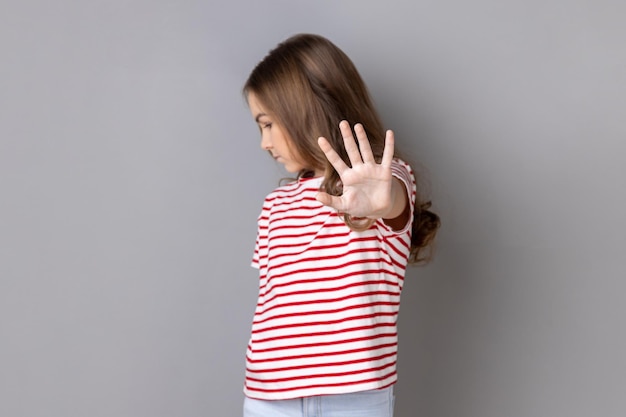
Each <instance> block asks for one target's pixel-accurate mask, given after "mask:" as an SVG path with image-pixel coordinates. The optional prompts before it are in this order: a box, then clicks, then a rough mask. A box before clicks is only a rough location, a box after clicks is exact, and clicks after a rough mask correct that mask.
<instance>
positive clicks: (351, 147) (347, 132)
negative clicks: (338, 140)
mask: <svg viewBox="0 0 626 417" xmlns="http://www.w3.org/2000/svg"><path fill="white" fill-rule="evenodd" d="M339 130H340V131H341V136H342V137H343V146H344V148H345V149H346V153H347V154H348V158H349V159H350V163H351V164H352V166H354V165H356V164H362V163H363V160H362V159H361V153H360V152H359V147H358V146H357V145H356V141H355V140H354V136H353V135H352V129H350V124H349V123H348V122H347V121H345V120H342V121H341V123H339Z"/></svg>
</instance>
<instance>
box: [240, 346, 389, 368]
mask: <svg viewBox="0 0 626 417" xmlns="http://www.w3.org/2000/svg"><path fill="white" fill-rule="evenodd" d="M397 345H398V344H397V343H384V344H381V345H375V346H366V347H364V348H359V349H350V350H343V351H336V352H328V353H323V354H320V353H309V354H306V355H293V356H282V357H281V358H280V361H289V360H294V359H307V358H319V357H329V356H340V355H349V354H351V353H360V352H373V351H375V350H379V349H385V348H389V347H393V348H396V347H397ZM394 352H395V350H394ZM246 358H247V360H248V363H267V362H277V361H278V359H277V358H270V359H252V358H250V356H249V355H246Z"/></svg>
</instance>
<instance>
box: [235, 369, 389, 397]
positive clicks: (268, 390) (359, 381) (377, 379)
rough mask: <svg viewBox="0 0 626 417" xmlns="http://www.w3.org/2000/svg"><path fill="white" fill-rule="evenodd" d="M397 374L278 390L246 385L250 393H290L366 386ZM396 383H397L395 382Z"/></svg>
mask: <svg viewBox="0 0 626 417" xmlns="http://www.w3.org/2000/svg"><path fill="white" fill-rule="evenodd" d="M396 374H397V372H396V371H395V370H394V371H393V372H391V373H389V374H387V375H384V376H382V377H380V378H369V379H362V380H358V381H348V382H335V383H326V384H316V385H303V386H298V387H281V388H277V389H263V388H252V387H250V386H249V385H248V384H247V383H246V389H248V390H250V391H257V392H288V391H297V390H300V389H311V388H325V387H342V386H346V385H358V384H366V383H368V382H376V381H384V380H385V379H388V378H390V377H392V376H395V375H396ZM394 382H395V381H394ZM391 385H393V382H392V383H390V384H387V385H385V386H384V387H381V389H383V388H387V387H389V386H391Z"/></svg>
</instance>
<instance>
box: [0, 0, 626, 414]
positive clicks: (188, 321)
mask: <svg viewBox="0 0 626 417" xmlns="http://www.w3.org/2000/svg"><path fill="white" fill-rule="evenodd" d="M625 12H626V7H625V6H624V3H623V2H622V1H618V0H593V1H592V0H567V1H566V0H542V1H537V0H524V1H521V0H514V1H496V0H475V1H471V2H468V1H461V0H450V1H411V2H409V1H407V2H399V1H389V2H363V1H317V2H304V1H270V0H266V1H263V2H252V1H250V2H240V1H229V2H221V3H219V2H214V1H213V2H211V1H200V0H198V1H191V0H186V1H184V0H181V1H177V2H167V1H162V0H151V1H147V0H145V1H139V0H124V1H121V0H107V1H104V0H101V1H89V2H84V1H82V2H81V1H77V0H76V1H71V0H59V1H56V2H46V1H41V0H40V1H37V0H31V1H28V0H26V1H10V0H9V1H7V0H3V1H2V3H0V53H1V56H0V59H1V61H0V62H1V64H0V121H1V123H0V415H1V416H6V417H40V416H41V417H44V416H45V417H50V416H54V417H70V416H71V417H73V416H77V417H78V416H81V417H83V416H90V417H99V416H107V417H108V416H116V417H122V416H124V417H126V416H128V417H140V416H146V417H147V416H150V417H155V416H186V417H191V416H198V417H199V416H238V415H240V408H241V401H242V394H241V384H242V380H243V359H244V353H245V345H246V342H247V338H248V330H249V324H250V319H251V315H252V311H253V306H254V302H255V295H256V275H255V272H254V270H252V269H251V268H249V266H248V265H249V261H250V256H251V252H252V249H253V243H254V237H255V221H256V216H257V214H258V211H259V209H260V205H261V202H262V199H263V197H264V196H265V194H266V193H267V192H268V191H270V190H271V188H272V187H273V186H274V185H275V184H276V182H277V180H278V178H280V177H281V176H282V175H283V172H282V171H281V169H280V167H277V166H275V165H274V164H273V162H272V161H271V160H269V158H267V157H266V156H265V155H264V154H263V152H261V151H260V149H259V138H258V133H257V130H256V127H255V126H254V123H253V122H252V121H251V118H250V116H249V114H248V111H247V109H246V107H245V105H244V102H243V100H242V98H241V96H240V87H241V84H242V83H243V81H244V80H245V78H246V76H247V74H248V72H249V71H250V70H251V69H252V67H253V66H254V64H255V63H256V62H257V61H258V60H260V59H261V58H262V57H263V56H264V55H265V53H266V52H267V51H268V50H269V49H270V48H271V47H273V46H274V45H275V44H276V43H277V42H279V41H281V40H282V39H284V38H286V37H287V36H289V35H291V34H294V33H297V32H316V33H320V34H323V35H325V36H328V37H329V38H331V39H332V40H333V41H335V43H337V44H338V45H339V46H340V47H342V48H343V49H344V50H345V51H346V52H347V53H348V54H349V55H350V56H351V57H352V58H353V60H354V61H355V63H356V64H357V66H358V67H359V68H360V70H361V72H362V75H363V76H364V78H365V79H366V82H367V83H368V84H369V86H370V88H371V90H372V93H373V95H374V97H375V99H376V101H377V103H378V105H379V107H380V109H381V112H382V113H383V116H384V119H385V121H386V124H387V126H388V127H389V128H393V129H395V130H396V134H397V137H398V140H399V142H400V146H401V147H402V148H403V149H404V150H405V151H406V152H407V153H409V154H410V155H411V156H412V157H413V158H414V159H415V161H419V162H421V163H422V164H423V165H424V169H425V172H426V173H427V175H426V177H427V178H429V180H430V182H431V188H432V196H433V198H434V201H435V206H436V208H437V209H438V211H439V212H440V214H441V215H442V218H443V224H444V227H443V229H442V230H441V234H440V236H439V240H438V252H437V257H436V261H435V262H434V263H432V264H431V265H430V266H428V267H426V268H415V269H411V270H410V271H409V273H408V277H407V285H406V289H405V293H404V294H403V306H402V309H401V318H400V333H401V335H400V337H401V343H400V363H399V367H400V382H399V385H398V387H397V394H398V400H397V407H396V415H397V416H399V417H412V416H429V417H457V416H462V417H485V416H494V417H495V416H506V417H540V416H541V417H542V416H568V417H583V416H591V415H598V416H603V417H610V416H623V415H624V413H625V412H626V396H625V395H624V393H625V392H626V334H625V324H624V320H623V317H624V314H626V306H625V304H624V297H625V296H624V293H625V292H626V281H625V279H624V278H625V277H626V267H625V266H624V254H623V253H622V252H623V250H624V249H625V247H626V238H625V235H626V233H625V232H626V227H625V226H626V220H625V219H624V213H625V212H626V196H625V193H624V188H625V187H624V185H625V184H624V183H625V178H626V168H625V167H626V142H625V136H626V117H624V116H625V109H626V47H625V45H626V26H624V24H623V21H624V13H625Z"/></svg>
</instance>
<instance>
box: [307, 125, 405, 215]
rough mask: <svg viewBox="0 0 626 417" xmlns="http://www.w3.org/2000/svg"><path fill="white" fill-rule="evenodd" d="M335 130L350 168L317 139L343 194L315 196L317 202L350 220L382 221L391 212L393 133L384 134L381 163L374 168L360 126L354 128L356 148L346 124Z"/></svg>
mask: <svg viewBox="0 0 626 417" xmlns="http://www.w3.org/2000/svg"><path fill="white" fill-rule="evenodd" d="M339 129H340V130H341V135H342V136H343V140H344V145H345V149H346V152H347V154H348V158H349V159H350V165H351V166H348V165H347V164H346V163H345V162H344V161H343V160H342V159H341V157H340V156H339V154H337V152H336V151H335V150H334V149H333V148H332V146H331V145H330V143H329V142H328V140H327V139H326V138H319V145H320V148H321V149H322V151H323V152H324V154H325V155H326V158H328V161H329V162H330V163H331V164H332V166H333V167H334V168H335V170H337V173H338V174H339V177H340V178H341V182H342V185H343V194H342V195H340V196H332V195H330V194H327V193H325V192H320V193H319V194H318V195H317V200H318V201H320V202H321V203H322V204H325V205H327V206H330V207H333V208H335V209H336V210H337V211H339V212H342V213H348V214H350V215H351V216H355V217H367V218H371V219H378V218H384V217H385V216H386V215H387V214H388V213H389V211H390V210H391V208H392V198H391V186H392V175H391V162H392V159H393V152H394V136H393V132H392V131H391V130H388V131H387V134H386V136H385V148H384V151H383V157H382V160H381V163H380V164H378V163H377V162H376V160H375V159H374V155H373V153H372V148H371V146H370V143H369V140H368V138H367V134H366V133H365V129H364V128H363V126H362V125H361V124H356V125H355V126H354V133H355V134H356V138H357V140H358V146H357V142H356V140H355V138H354V135H353V133H352V129H351V128H350V125H349V124H348V122H347V121H345V120H344V121H342V122H341V123H340V124H339Z"/></svg>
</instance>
